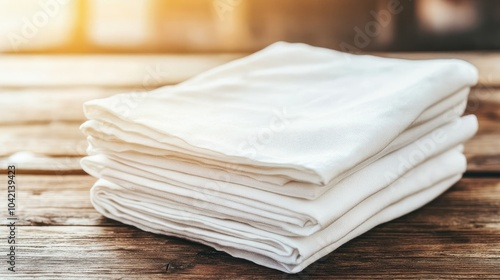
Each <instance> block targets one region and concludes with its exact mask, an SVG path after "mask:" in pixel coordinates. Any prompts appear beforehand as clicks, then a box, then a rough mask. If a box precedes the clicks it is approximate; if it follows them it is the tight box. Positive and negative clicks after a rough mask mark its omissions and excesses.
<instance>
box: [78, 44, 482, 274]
mask: <svg viewBox="0 0 500 280" xmlns="http://www.w3.org/2000/svg"><path fill="white" fill-rule="evenodd" d="M476 81H477V71H476V69H475V68H474V67H473V66H472V65H470V64H469V63H467V62H464V61H460V60H451V59H447V60H426V61H410V60H401V59H389V58H379V57H374V56H368V55H352V54H345V53H341V52H337V51H333V50H328V49H323V48H317V47H312V46H308V45H304V44H289V43H282V42H280V43H276V44H273V45H271V46H269V47H267V48H265V49H264V50H262V51H259V52H257V53H255V54H252V55H250V56H247V57H245V58H242V59H238V60H235V61H233V62H230V63H227V64H225V65H222V66H219V67H217V68H214V69H212V70H210V71H207V72H205V73H203V74H201V75H198V76H196V77H194V78H192V79H190V80H188V81H186V82H183V83H181V84H178V85H175V86H169V87H163V88H159V89H157V90H154V91H151V92H148V93H147V94H137V93H131V94H119V95H115V96H112V97H110V98H105V99H100V100H93V101H90V102H87V103H86V104H85V106H84V107H85V108H84V109H85V114H86V116H87V118H88V119H89V120H88V121H87V122H85V123H84V124H83V125H82V127H81V128H82V131H83V132H84V133H85V134H86V135H87V136H88V141H89V150H88V152H89V156H87V157H85V158H84V159H82V167H83V168H84V169H85V171H87V172H88V173H89V174H91V175H93V176H95V177H97V178H98V181H97V182H96V183H95V185H94V187H93V188H92V190H91V200H92V203H93V205H94V206H95V208H96V209H97V210H98V211H99V212H101V213H102V214H103V215H105V216H107V217H109V218H112V219H115V220H118V221H121V222H123V223H126V224H130V225H134V226H136V227H138V228H140V229H143V230H146V231H150V232H155V233H161V234H167V235H172V236H178V237H182V238H187V239H190V240H194V241H197V242H200V243H203V244H207V245H210V246H212V247H214V248H216V249H218V250H222V251H225V252H228V253H229V254H231V255H233V256H236V257H241V258H245V259H248V260H251V261H253V262H255V263H258V264H261V265H264V266H267V267H271V268H275V269H279V270H282V271H285V272H288V273H296V272H299V271H301V270H302V269H304V268H305V267H307V266H308V265H309V264H311V263H312V262H314V261H316V260H317V259H319V258H321V257H323V256H325V255H326V254H328V253H330V252H331V251H333V250H335V249H336V248H337V247H339V246H341V245H342V244H344V243H346V242H347V241H349V240H351V239H353V238H355V237H356V236H358V235H360V234H362V233H364V232H366V231H368V230H369V229H371V228H373V227H375V226H376V225H378V224H381V223H384V222H387V221H389V220H392V219H394V218H397V217H399V216H402V215H404V214H406V213H408V212H410V211H413V210H415V209H417V208H419V207H421V206H422V205H424V204H426V203H428V202H429V201H431V200H432V199H434V198H435V197H437V196H438V195H440V194H441V193H443V192H444V191H445V190H446V189H448V188H449V187H450V186H452V185H453V184H454V183H455V182H457V181H458V180H459V179H460V178H461V175H462V173H463V172H464V171H465V167H466V161H465V158H464V155H463V153H462V150H463V146H462V144H463V143H464V141H466V140H467V139H469V138H470V137H472V136H473V135H474V134H475V132H476V130H477V120H476V118H475V117H474V116H465V117H461V115H462V114H463V112H464V109H465V106H466V102H467V95H468V93H469V88H470V87H471V86H472V85H474V84H475V83H476Z"/></svg>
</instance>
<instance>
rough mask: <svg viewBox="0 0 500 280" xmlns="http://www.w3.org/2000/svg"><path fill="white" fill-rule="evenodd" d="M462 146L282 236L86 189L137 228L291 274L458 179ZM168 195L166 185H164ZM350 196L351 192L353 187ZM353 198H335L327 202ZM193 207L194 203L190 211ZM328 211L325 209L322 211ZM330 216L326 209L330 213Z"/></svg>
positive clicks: (120, 193) (99, 188)
mask: <svg viewBox="0 0 500 280" xmlns="http://www.w3.org/2000/svg"><path fill="white" fill-rule="evenodd" d="M465 167H466V161H465V157H464V156H463V154H462V153H461V147H457V148H452V149H450V150H448V151H446V152H444V153H441V154H440V155H437V156H435V157H433V158H431V159H428V160H427V161H425V162H424V163H422V164H420V165H419V166H417V167H416V168H415V169H413V170H411V171H410V172H407V173H406V174H405V175H404V176H403V177H401V178H399V179H398V181H397V182H398V183H397V184H396V183H395V184H391V185H389V186H387V187H386V188H384V189H382V190H380V191H378V192H376V193H374V194H371V195H370V196H368V197H366V198H365V199H363V200H362V201H361V202H359V203H358V204H356V205H355V206H353V207H352V208H350V209H349V210H348V211H347V212H345V213H343V214H342V215H341V216H340V217H338V218H336V219H334V220H333V221H332V222H331V223H329V224H328V225H324V226H323V227H322V228H320V229H318V230H317V231H316V232H315V233H313V234H311V235H308V236H287V235H284V234H279V233H275V232H271V231H268V230H265V229H262V228H259V227H255V226H254V225H252V224H248V223H244V222H241V221H238V220H234V219H231V217H232V216H231V213H226V214H220V212H219V216H217V215H214V212H212V211H210V209H207V211H206V212H202V211H194V210H193V211H189V209H187V208H185V207H184V208H181V209H182V210H179V208H177V206H179V203H177V202H175V200H170V199H168V195H164V197H162V196H160V195H154V194H151V193H145V192H141V191H140V186H137V188H135V189H130V188H125V187H123V186H119V185H117V184H115V183H112V182H109V181H107V180H104V179H100V180H98V181H97V182H96V184H95V185H94V187H93V188H92V191H91V201H92V203H93V205H94V207H95V208H96V209H97V210H98V211H99V212H101V213H102V214H103V215H105V216H107V217H109V218H111V219H115V220H118V221H121V222H124V223H126V224H130V225H133V226H136V227H138V228H140V229H143V230H146V231H150V232H154V233H160V234H168V235H172V236H177V237H181V238H187V239H190V240H193V241H197V242H200V243H203V244H207V245H210V246H212V247H214V248H216V249H218V250H222V251H225V252H227V253H229V254H231V255H233V256H235V257H241V258H244V259H248V260H250V261H253V262H255V263H258V264H261V265H264V266H267V267H271V268H275V269H278V270H282V271H285V272H288V273H296V272H299V271H301V270H302V269H304V268H305V267H307V266H308V265H309V264H311V263H312V262H314V261H315V260H317V259H319V258H321V257H323V256H325V255H326V254H328V253H330V252H331V251H333V250H335V249H336V248H338V247H339V246H341V245H342V244H344V243H346V242H348V241H349V240H351V239H353V238H355V237H356V236H358V235H360V234H362V233H364V232H366V231H368V230H369V229H371V228H373V227H375V226H376V225H379V224H381V223H384V222H387V221H389V220H392V219H394V218H397V217H400V216H402V215H404V214H406V213H408V212H411V211H413V210H415V209H417V208H419V207H421V206H422V205H424V204H426V203H428V202H429V201H431V200H433V199H434V198H435V197H437V196H438V195H439V194H441V193H442V192H444V191H445V190H446V189H447V188H449V187H450V186H451V185H453V184H454V183H455V182H457V181H458V180H459V179H460V177H461V174H462V173H463V172H464V171H465ZM165 193H167V194H168V189H165ZM353 193H354V194H355V193H356V191H355V190H353ZM345 199H352V197H336V198H335V199H333V201H331V205H335V204H337V203H342V201H343V200H345ZM194 208H195V207H193V209H194ZM321 210H322V211H324V212H325V213H330V210H329V209H321ZM330 214H331V213H330Z"/></svg>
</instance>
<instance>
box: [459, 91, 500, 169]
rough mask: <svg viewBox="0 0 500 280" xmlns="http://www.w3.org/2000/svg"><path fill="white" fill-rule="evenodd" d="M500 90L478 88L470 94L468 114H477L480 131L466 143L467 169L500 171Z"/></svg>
mask: <svg viewBox="0 0 500 280" xmlns="http://www.w3.org/2000/svg"><path fill="white" fill-rule="evenodd" d="M499 93H500V91H499V90H498V89H496V88H488V87H487V88H477V89H474V90H473V91H472V92H471V94H470V96H469V102H468V106H467V111H466V114H475V115H476V116H477V117H478V120H479V131H478V133H477V135H476V136H474V138H472V139H471V140H469V141H468V142H467V143H466V145H465V155H466V156H467V171H469V172H497V173H498V172H500V145H499V139H500V94H499Z"/></svg>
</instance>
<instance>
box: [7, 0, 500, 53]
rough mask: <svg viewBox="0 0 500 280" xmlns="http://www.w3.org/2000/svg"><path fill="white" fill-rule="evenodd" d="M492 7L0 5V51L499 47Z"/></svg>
mask: <svg viewBox="0 0 500 280" xmlns="http://www.w3.org/2000/svg"><path fill="white" fill-rule="evenodd" d="M499 27H500V1H494V0H477V1H472V0H413V1H411V0H0V35H1V36H0V52H2V53H16V54H24V53H31V54H33V53H54V54H58V53H167V52H168V53H172V52H174V53H186V52H189V53H193V52H195V53H196V52H198V53H210V52H252V51H256V50H258V49H261V48H263V47H265V46H266V45H268V44H270V43H272V42H275V41H279V40H284V41H290V42H304V43H309V44H312V45H317V46H323V47H328V48H333V49H338V50H344V51H351V52H357V51H450V50H494V49H500V28H499Z"/></svg>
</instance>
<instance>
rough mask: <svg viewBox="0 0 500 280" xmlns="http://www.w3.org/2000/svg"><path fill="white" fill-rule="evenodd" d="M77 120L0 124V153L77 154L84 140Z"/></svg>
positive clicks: (82, 148)
mask: <svg viewBox="0 0 500 280" xmlns="http://www.w3.org/2000/svg"><path fill="white" fill-rule="evenodd" d="M80 125H81V123H80V122H78V123H49V124H43V125H40V124H36V125H19V126H17V125H13V126H0V156H3V157H5V156H10V155H12V154H14V153H18V152H23V151H24V152H31V153H35V154H40V155H44V156H81V155H84V154H85V149H86V148H87V141H86V139H85V135H84V134H83V133H82V132H81V131H80V129H79V126H80Z"/></svg>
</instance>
